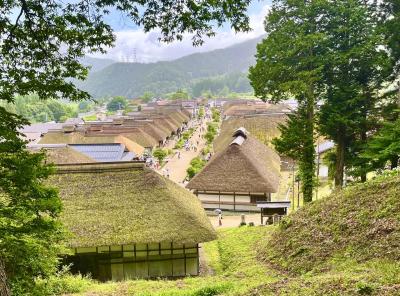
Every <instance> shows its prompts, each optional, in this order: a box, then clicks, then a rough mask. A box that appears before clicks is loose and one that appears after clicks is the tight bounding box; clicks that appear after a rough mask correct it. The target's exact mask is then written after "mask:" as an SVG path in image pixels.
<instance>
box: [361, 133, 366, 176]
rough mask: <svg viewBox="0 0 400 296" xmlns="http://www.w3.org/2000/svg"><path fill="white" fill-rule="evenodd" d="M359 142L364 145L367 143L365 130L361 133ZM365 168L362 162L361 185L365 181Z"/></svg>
mask: <svg viewBox="0 0 400 296" xmlns="http://www.w3.org/2000/svg"><path fill="white" fill-rule="evenodd" d="M361 141H362V143H363V144H364V145H365V144H366V143H367V132H366V128H365V129H364V130H363V131H362V132H361ZM365 166H366V163H365V162H364V165H363V168H362V169H361V170H362V171H361V174H360V178H361V182H363V183H364V182H366V181H367V172H366V171H365Z"/></svg>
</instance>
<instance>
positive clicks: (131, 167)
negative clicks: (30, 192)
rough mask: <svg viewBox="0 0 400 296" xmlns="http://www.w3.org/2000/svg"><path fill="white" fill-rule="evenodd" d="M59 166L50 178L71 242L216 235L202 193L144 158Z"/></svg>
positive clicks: (188, 238)
mask: <svg viewBox="0 0 400 296" xmlns="http://www.w3.org/2000/svg"><path fill="white" fill-rule="evenodd" d="M57 172H58V173H57V174H56V175H54V176H52V177H51V179H50V182H51V184H52V185H53V186H55V187H56V188H58V189H59V191H60V195H61V198H62V200H63V205H64V211H63V214H62V217H61V219H62V221H63V223H64V225H65V226H66V227H67V228H68V229H69V230H70V231H71V232H72V234H73V237H72V238H71V239H70V241H69V245H70V246H71V247H91V246H102V245H119V244H128V243H154V242H167V241H168V242H171V241H173V242H180V243H200V242H205V241H210V240H213V239H215V238H216V234H215V232H214V230H213V228H212V226H211V224H210V222H209V220H208V218H207V216H206V214H205V212H204V210H203V208H202V207H201V204H200V202H199V201H198V200H197V198H196V197H195V196H194V195H193V194H192V193H190V192H189V191H187V190H186V189H184V188H182V187H180V186H178V185H177V184H175V183H173V182H172V181H170V180H168V179H165V178H164V177H162V176H160V175H159V174H157V173H156V172H154V171H152V170H150V169H147V168H144V167H143V163H134V162H122V163H108V164H105V163H97V164H85V165H65V166H60V167H58V170H57Z"/></svg>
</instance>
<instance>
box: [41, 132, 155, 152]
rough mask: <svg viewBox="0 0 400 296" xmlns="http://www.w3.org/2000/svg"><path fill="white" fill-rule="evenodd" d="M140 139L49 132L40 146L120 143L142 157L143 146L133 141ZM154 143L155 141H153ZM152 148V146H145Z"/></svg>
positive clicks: (132, 135) (123, 136) (134, 136)
mask: <svg viewBox="0 0 400 296" xmlns="http://www.w3.org/2000/svg"><path fill="white" fill-rule="evenodd" d="M138 139H140V138H139V137H137V134H136V133H131V135H130V136H129V137H125V135H119V134H115V135H104V134H101V133H97V134H95V133H94V134H92V135H83V134H82V133H80V132H73V133H64V132H50V133H47V134H45V135H44V136H43V138H42V140H41V141H40V142H39V143H40V144H109V143H120V144H124V145H125V147H126V148H127V149H128V150H129V151H131V152H134V153H135V154H136V155H142V154H143V152H144V146H142V145H140V144H139V143H137V142H136V141H135V140H138ZM154 141H155V140H154ZM146 147H153V146H146Z"/></svg>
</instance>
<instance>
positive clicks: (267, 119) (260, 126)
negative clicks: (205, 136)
mask: <svg viewBox="0 0 400 296" xmlns="http://www.w3.org/2000/svg"><path fill="white" fill-rule="evenodd" d="M286 118H287V117H286V115H264V116H254V117H246V118H238V117H231V118H229V119H226V120H224V121H223V122H222V125H221V129H220V133H219V135H218V136H217V138H216V139H215V141H214V151H216V152H220V151H222V150H224V149H225V148H226V147H227V146H228V145H229V144H230V143H231V142H232V134H233V133H234V132H235V131H236V130H237V129H238V128H240V127H244V128H245V129H246V130H247V131H248V132H250V134H251V135H252V136H253V137H255V138H256V139H258V140H259V141H260V142H262V143H264V144H267V145H269V146H270V147H271V146H272V145H270V142H271V140H272V139H273V138H275V137H279V135H280V131H279V129H278V125H279V124H280V123H285V121H286Z"/></svg>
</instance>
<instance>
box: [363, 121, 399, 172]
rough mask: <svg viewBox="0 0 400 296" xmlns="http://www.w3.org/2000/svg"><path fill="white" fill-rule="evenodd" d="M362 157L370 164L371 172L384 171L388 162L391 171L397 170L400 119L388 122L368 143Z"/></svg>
mask: <svg viewBox="0 0 400 296" xmlns="http://www.w3.org/2000/svg"><path fill="white" fill-rule="evenodd" d="M362 157H364V158H365V159H366V160H367V161H368V162H369V163H368V164H369V168H370V169H371V170H376V169H383V168H384V167H385V165H386V164H387V163H388V162H389V163H390V168H391V169H394V168H396V167H397V166H398V163H399V157H400V119H397V121H395V122H386V123H385V124H384V126H383V128H382V129H381V130H379V132H377V133H376V134H375V135H374V136H373V137H372V138H371V139H370V141H368V144H367V147H366V149H365V151H364V153H363V155H362Z"/></svg>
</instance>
